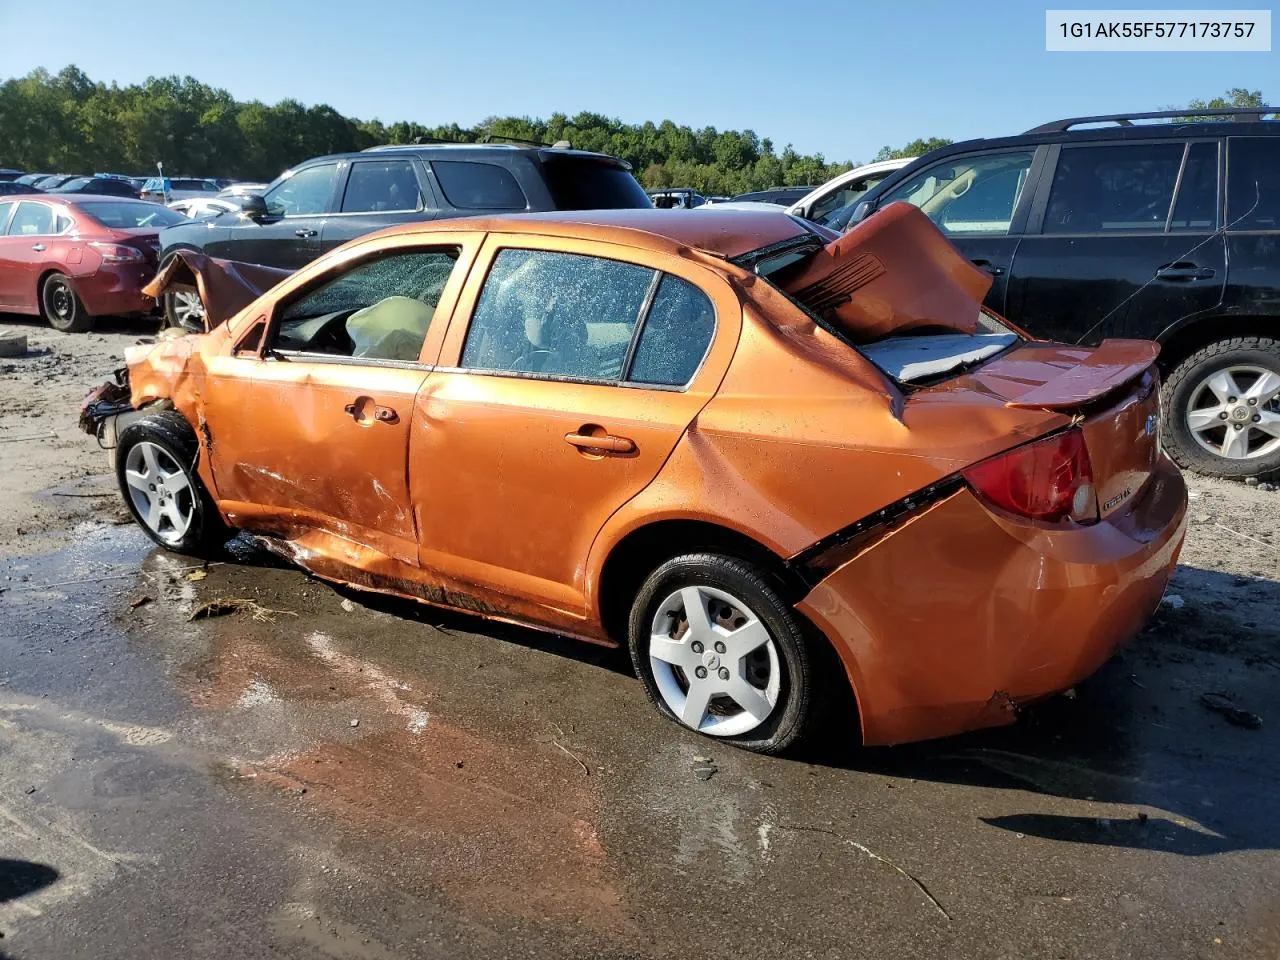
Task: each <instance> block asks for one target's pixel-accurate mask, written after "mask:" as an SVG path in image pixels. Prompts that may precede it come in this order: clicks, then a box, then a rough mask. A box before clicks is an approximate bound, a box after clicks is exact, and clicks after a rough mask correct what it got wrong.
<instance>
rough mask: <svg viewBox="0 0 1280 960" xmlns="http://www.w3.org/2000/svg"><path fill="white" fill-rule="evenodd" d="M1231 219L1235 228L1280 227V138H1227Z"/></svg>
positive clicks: (1228, 214)
mask: <svg viewBox="0 0 1280 960" xmlns="http://www.w3.org/2000/svg"><path fill="white" fill-rule="evenodd" d="M1227 222H1228V223H1229V224H1231V226H1232V229H1235V230H1280V137H1231V138H1229V139H1228V140H1227Z"/></svg>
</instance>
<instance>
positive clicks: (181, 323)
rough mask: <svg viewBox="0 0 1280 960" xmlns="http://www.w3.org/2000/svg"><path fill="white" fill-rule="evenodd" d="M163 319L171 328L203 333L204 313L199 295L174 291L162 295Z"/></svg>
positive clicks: (190, 291)
mask: <svg viewBox="0 0 1280 960" xmlns="http://www.w3.org/2000/svg"><path fill="white" fill-rule="evenodd" d="M164 318H165V321H166V322H167V323H168V325H169V326H171V327H181V328H182V329H184V330H191V331H193V332H195V333H204V330H205V311H204V303H203V302H201V300H200V294H198V293H196V292H195V291H194V290H174V291H171V292H169V293H166V294H165V295H164Z"/></svg>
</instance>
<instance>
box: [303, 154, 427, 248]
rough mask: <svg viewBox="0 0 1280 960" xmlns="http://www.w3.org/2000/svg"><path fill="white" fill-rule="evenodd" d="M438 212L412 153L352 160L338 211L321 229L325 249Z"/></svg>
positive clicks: (321, 245)
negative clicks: (409, 155)
mask: <svg viewBox="0 0 1280 960" xmlns="http://www.w3.org/2000/svg"><path fill="white" fill-rule="evenodd" d="M438 215H439V209H438V206H437V204H436V201H435V195H434V193H433V192H432V190H431V186H430V184H429V183H427V178H426V176H425V174H421V171H420V167H419V165H418V163H417V162H416V161H415V160H413V159H411V158H409V157H390V158H385V159H370V160H355V161H352V163H351V166H350V171H349V173H348V174H347V179H346V185H345V187H344V189H343V193H342V200H341V202H340V203H339V204H338V209H337V211H336V212H334V213H331V214H330V215H329V216H328V217H327V218H326V219H325V221H324V226H323V228H322V229H321V236H320V248H321V251H322V252H327V251H329V250H332V249H333V248H334V247H337V246H341V245H342V244H344V243H346V242H347V241H348V240H354V239H355V238H356V237H360V236H363V235H364V234H366V233H372V232H373V231H374V230H381V229H382V228H383V227H390V226H394V225H395V224H397V223H412V222H414V221H419V220H433V219H435V218H436V216H438Z"/></svg>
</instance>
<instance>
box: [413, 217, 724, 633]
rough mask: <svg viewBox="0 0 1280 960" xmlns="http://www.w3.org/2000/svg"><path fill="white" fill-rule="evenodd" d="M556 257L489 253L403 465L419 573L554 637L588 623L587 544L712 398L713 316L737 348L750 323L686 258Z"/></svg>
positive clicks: (502, 242)
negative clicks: (537, 624) (538, 623)
mask: <svg viewBox="0 0 1280 960" xmlns="http://www.w3.org/2000/svg"><path fill="white" fill-rule="evenodd" d="M517 243H519V244H520V247H517V246H515V244H517ZM565 243H566V244H569V243H572V241H565ZM555 244H556V242H555V241H551V240H542V239H541V238H536V237H519V238H515V237H505V238H493V239H491V241H490V243H489V244H488V245H487V246H486V251H485V253H484V254H482V258H481V259H482V262H483V261H485V260H486V259H487V257H489V256H492V261H491V266H490V267H489V269H488V273H487V277H486V276H484V274H483V271H481V269H480V268H479V267H477V269H476V270H475V271H473V278H472V281H470V282H468V285H467V291H466V293H464V297H463V307H461V308H460V311H459V320H458V321H456V322H455V323H454V324H452V325H451V327H450V331H449V335H448V340H447V342H446V344H445V347H444V351H443V353H442V363H443V362H447V360H448V358H450V357H452V358H456V359H455V360H454V361H453V362H455V363H456V367H454V368H453V369H445V368H444V367H443V366H442V367H441V368H440V369H439V370H437V372H436V373H434V374H433V375H432V377H431V379H430V380H428V382H427V384H426V386H425V388H424V390H423V392H422V394H421V395H420V396H419V399H418V406H417V410H416V411H415V417H416V418H417V423H418V426H417V428H416V429H415V430H414V431H413V434H412V440H411V449H410V465H409V467H410V482H411V486H412V492H413V497H414V501H415V503H417V504H418V507H419V516H420V527H419V536H420V538H421V561H422V565H423V567H424V568H427V569H430V570H434V571H437V572H439V573H441V574H442V575H444V576H445V577H447V578H449V579H450V580H452V581H453V582H454V583H462V584H465V585H470V587H471V589H473V590H474V591H475V593H476V595H478V596H480V597H484V596H486V595H491V594H493V593H496V594H500V595H503V596H505V597H507V598H513V599H514V600H515V601H516V602H515V603H514V604H511V606H512V607H514V608H515V609H518V610H521V611H522V612H523V613H524V614H525V615H527V616H529V617H530V618H532V619H535V620H536V619H542V620H544V621H546V622H553V623H554V622H557V617H562V616H564V615H567V616H568V617H570V618H572V617H575V616H577V617H580V616H582V615H583V614H584V612H585V609H586V600H585V596H584V593H585V587H584V582H583V580H584V570H585V565H586V559H587V555H588V553H589V551H590V548H591V544H592V541H593V540H594V539H595V536H596V534H597V533H598V532H599V530H600V528H601V527H602V526H603V525H604V523H605V521H606V520H607V519H608V518H609V516H610V515H612V514H613V513H614V511H616V510H617V509H618V508H619V507H621V506H622V505H623V504H624V503H626V502H627V500H629V499H631V498H632V497H633V496H635V495H636V494H637V493H639V492H640V491H641V490H642V489H643V488H644V487H645V486H646V485H647V484H648V483H649V482H650V481H651V480H652V479H653V478H654V476H655V475H656V474H657V473H658V471H659V470H660V469H661V467H662V465H663V463H664V462H665V461H666V459H667V457H668V455H669V454H670V453H671V451H672V449H673V448H674V447H675V445H676V443H677V441H678V440H679V439H680V437H681V435H682V434H683V433H684V431H685V428H686V427H687V425H688V424H689V422H690V421H691V420H692V419H693V418H694V417H695V416H696V415H697V413H698V411H699V410H700V409H701V408H702V406H703V405H704V404H705V403H706V402H707V400H709V399H710V397H711V394H712V392H713V391H714V389H715V385H716V384H717V383H718V382H719V376H720V375H721V374H722V373H723V369H722V366H720V365H719V362H718V361H717V363H712V362H710V361H708V362H707V363H705V364H703V362H702V361H703V357H704V356H705V355H706V353H707V350H708V348H709V346H710V344H711V342H712V338H713V335H714V333H715V330H716V322H717V312H719V314H720V331H719V332H720V336H721V337H729V338H733V339H734V340H735V341H736V330H737V326H736V324H737V323H738V319H737V317H736V316H734V315H733V311H734V310H735V309H736V310H740V308H739V307H737V304H736V300H734V298H733V297H732V295H731V294H730V291H729V289H728V286H727V285H726V284H724V282H723V281H721V280H719V279H718V278H716V277H714V276H711V275H707V276H705V277H701V278H700V277H699V276H698V273H701V271H695V272H694V273H693V275H692V276H690V267H689V265H687V264H681V263H680V262H679V261H676V260H675V258H663V257H661V256H659V255H654V254H648V253H644V254H642V253H641V251H630V250H627V254H632V253H634V255H635V260H634V261H624V260H615V259H603V258H599V257H595V256H588V255H584V254H577V253H569V252H564V251H563V250H557V249H555ZM534 247H541V249H533V248H534ZM597 247H598V245H597ZM667 261H671V262H670V264H668V263H667ZM663 266H670V267H672V268H673V269H679V270H680V271H681V272H682V273H684V274H686V276H685V277H680V276H674V275H672V274H668V273H666V272H665V271H664V270H662V269H661V267H663ZM695 281H696V282H695ZM717 285H718V286H717ZM720 287H722V288H723V290H719V289H718V288H720ZM712 298H716V299H715V303H716V306H713V300H712ZM471 303H474V309H473V311H472V315H471V319H470V322H469V324H467V323H465V322H463V320H462V317H463V315H464V311H465V310H467V309H468V305H469V304H471ZM713 356H715V354H713ZM463 589H466V587H463ZM521 601H523V603H522V602H521ZM560 622H563V621H560Z"/></svg>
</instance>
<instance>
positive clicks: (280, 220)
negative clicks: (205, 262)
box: [204, 162, 345, 270]
mask: <svg viewBox="0 0 1280 960" xmlns="http://www.w3.org/2000/svg"><path fill="white" fill-rule="evenodd" d="M343 176H345V167H344V166H341V165H339V164H338V163H337V162H334V163H321V164H316V165H315V166H311V167H303V168H302V169H300V170H298V171H297V172H296V173H295V174H293V176H291V177H288V178H287V179H285V180H281V181H280V182H279V183H277V184H276V185H275V186H274V187H272V188H271V190H269V191H268V192H267V193H266V194H265V195H264V196H263V199H264V200H265V201H266V204H267V216H266V217H265V218H262V219H260V220H251V219H249V218H248V217H240V218H238V219H237V220H235V221H234V222H233V223H232V224H231V225H230V226H229V229H227V230H226V231H225V233H223V234H222V235H220V236H218V237H217V238H216V239H213V240H210V241H209V242H207V243H206V244H205V248H204V249H205V253H207V254H209V256H211V257H219V258H221V259H223V260H239V261H241V262H243V263H260V264H262V265H264V266H268V267H279V268H280V269H282V270H298V269H300V268H301V267H304V266H306V265H307V264H308V263H310V262H311V261H312V260H314V259H315V258H316V257H318V256H320V252H321V244H320V238H321V236H322V234H323V232H324V225H325V219H326V218H327V217H328V214H329V212H330V211H331V210H332V209H334V205H335V202H336V197H337V195H338V190H339V188H340V180H341V178H342V177H343ZM218 226H219V227H221V226H222V223H221V221H219V224H218Z"/></svg>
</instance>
